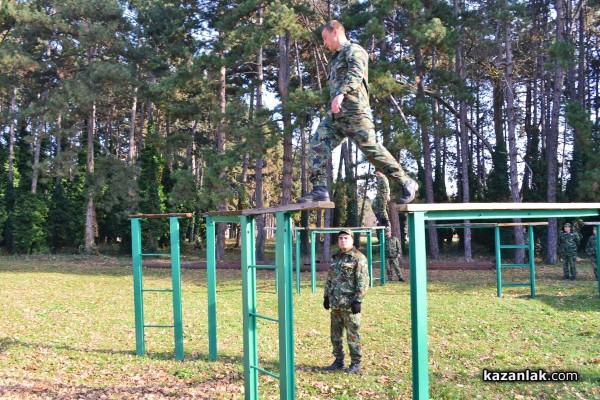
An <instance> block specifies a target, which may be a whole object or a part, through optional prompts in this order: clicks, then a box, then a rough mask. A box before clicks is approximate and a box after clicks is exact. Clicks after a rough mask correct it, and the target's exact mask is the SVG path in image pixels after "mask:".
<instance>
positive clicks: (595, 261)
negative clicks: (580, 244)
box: [590, 256, 598, 280]
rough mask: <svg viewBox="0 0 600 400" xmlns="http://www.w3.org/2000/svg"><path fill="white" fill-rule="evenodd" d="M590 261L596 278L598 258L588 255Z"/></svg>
mask: <svg viewBox="0 0 600 400" xmlns="http://www.w3.org/2000/svg"><path fill="white" fill-rule="evenodd" d="M590 259H591V261H592V270H593V271H594V277H595V278H596V280H598V260H597V258H596V256H590Z"/></svg>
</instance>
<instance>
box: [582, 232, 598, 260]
mask: <svg viewBox="0 0 600 400" xmlns="http://www.w3.org/2000/svg"><path fill="white" fill-rule="evenodd" d="M596 240H597V239H596V235H592V236H590V238H589V239H588V242H587V245H586V246H585V252H586V254H587V255H588V256H595V255H596Z"/></svg>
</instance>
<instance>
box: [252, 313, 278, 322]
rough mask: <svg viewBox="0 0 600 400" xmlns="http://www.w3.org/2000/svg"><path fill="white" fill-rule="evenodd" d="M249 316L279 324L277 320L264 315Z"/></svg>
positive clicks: (254, 314) (253, 314)
mask: <svg viewBox="0 0 600 400" xmlns="http://www.w3.org/2000/svg"><path fill="white" fill-rule="evenodd" d="M250 315H251V316H253V317H256V318H262V319H268V320H269V321H273V322H279V320H278V319H277V318H271V317H267V316H266V315H262V314H256V313H250Z"/></svg>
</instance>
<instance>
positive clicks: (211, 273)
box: [206, 216, 217, 361]
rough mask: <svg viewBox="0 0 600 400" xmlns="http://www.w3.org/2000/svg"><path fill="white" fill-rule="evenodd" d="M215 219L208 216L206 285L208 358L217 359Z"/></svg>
mask: <svg viewBox="0 0 600 400" xmlns="http://www.w3.org/2000/svg"><path fill="white" fill-rule="evenodd" d="M215 225H216V224H215V221H214V220H213V219H212V218H211V217H210V216H207V217H206V285H207V291H208V293H207V295H208V359H209V360H210V361H215V360H216V359H217V259H216V246H215V237H216V236H215V235H216V228H215Z"/></svg>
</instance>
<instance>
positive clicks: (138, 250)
mask: <svg viewBox="0 0 600 400" xmlns="http://www.w3.org/2000/svg"><path fill="white" fill-rule="evenodd" d="M191 216H192V214H191V213H180V214H136V215H130V216H129V218H130V219H131V255H132V269H133V297H134V309H135V350H136V354H137V355H138V356H144V355H145V354H146V342H145V329H146V328H173V336H174V340H175V358H176V359H177V360H179V361H182V360H183V358H184V351H183V312H182V306H181V258H180V246H179V218H182V217H183V218H189V217H191ZM149 218H169V234H170V241H171V252H170V253H168V254H160V253H159V254H156V253H142V232H141V224H140V220H141V219H149ZM157 256H158V257H171V289H144V288H143V272H142V258H143V257H157ZM145 292H167V293H172V295H173V325H145V323H144V293H145Z"/></svg>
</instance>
